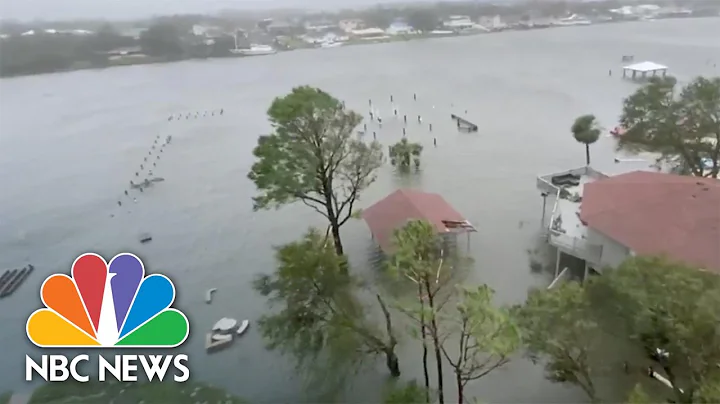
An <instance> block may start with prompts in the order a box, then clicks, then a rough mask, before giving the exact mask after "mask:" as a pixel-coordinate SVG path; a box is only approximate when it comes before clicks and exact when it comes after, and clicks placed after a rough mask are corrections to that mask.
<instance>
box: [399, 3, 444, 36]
mask: <svg viewBox="0 0 720 404" xmlns="http://www.w3.org/2000/svg"><path fill="white" fill-rule="evenodd" d="M439 22H440V19H439V18H438V16H437V14H436V13H435V10H434V9H416V10H413V11H411V12H410V14H408V16H407V23H408V25H410V26H411V27H413V28H415V29H416V30H418V31H421V32H430V31H432V30H434V29H435V28H437V27H438V24H439Z"/></svg>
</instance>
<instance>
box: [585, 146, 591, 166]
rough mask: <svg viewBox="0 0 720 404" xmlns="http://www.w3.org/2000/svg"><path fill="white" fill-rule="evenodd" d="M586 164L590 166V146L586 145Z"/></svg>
mask: <svg viewBox="0 0 720 404" xmlns="http://www.w3.org/2000/svg"><path fill="white" fill-rule="evenodd" d="M585 164H586V165H588V166H589V165H590V144H589V143H585Z"/></svg>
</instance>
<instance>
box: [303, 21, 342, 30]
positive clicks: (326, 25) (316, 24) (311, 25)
mask: <svg viewBox="0 0 720 404" xmlns="http://www.w3.org/2000/svg"><path fill="white" fill-rule="evenodd" d="M337 27H338V25H337V24H335V23H334V22H332V21H330V20H317V21H307V22H305V29H306V30H307V31H316V32H317V31H327V30H332V29H337Z"/></svg>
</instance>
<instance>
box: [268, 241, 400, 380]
mask: <svg viewBox="0 0 720 404" xmlns="http://www.w3.org/2000/svg"><path fill="white" fill-rule="evenodd" d="M276 259H277V262H278V267H277V269H276V270H275V272H274V273H273V274H272V275H261V276H259V277H258V278H257V279H256V280H255V282H254V288H255V290H257V291H258V292H260V293H261V294H262V295H263V296H266V297H268V300H269V303H270V305H271V307H273V308H275V309H278V310H276V311H274V312H273V314H268V315H264V316H262V317H261V318H260V320H259V321H258V324H259V329H260V332H261V334H262V335H263V337H264V339H265V341H266V343H267V347H268V349H270V350H278V351H279V352H281V353H287V354H290V355H292V356H293V357H294V359H295V360H296V364H297V366H298V367H299V368H301V367H302V368H305V370H310V371H311V372H308V374H307V375H306V376H308V378H309V379H312V378H315V379H317V380H319V379H328V380H327V383H325V384H326V386H324V387H328V385H329V386H330V387H334V386H333V385H332V384H333V383H335V384H337V383H341V382H342V381H343V380H344V378H345V377H346V376H348V375H349V374H350V373H352V372H354V371H355V370H357V368H358V366H359V365H360V364H361V363H362V359H363V358H364V357H365V356H366V355H367V354H371V355H376V354H387V352H388V350H389V349H390V348H391V345H392V347H394V343H395V342H394V341H390V342H388V340H387V339H386V337H384V336H383V335H382V333H381V332H380V331H378V330H377V329H376V328H375V327H374V326H373V325H372V324H370V323H369V322H368V321H367V319H366V316H365V309H364V307H363V306H362V305H361V304H360V303H359V301H358V300H357V298H356V297H355V295H354V293H353V292H354V290H355V288H356V287H357V286H358V283H357V281H356V280H354V279H353V278H352V277H350V276H349V275H348V274H347V273H346V268H345V267H346V265H347V262H346V259H345V257H344V256H340V255H338V254H337V253H336V252H335V251H334V249H333V247H332V243H331V242H329V241H328V239H327V238H326V237H325V236H324V235H322V234H321V233H319V232H318V231H317V230H312V229H311V230H310V231H308V233H307V234H306V235H305V236H304V237H303V238H302V239H301V240H299V241H296V242H293V243H289V244H287V245H284V246H282V247H280V248H278V249H277V252H276ZM390 339H391V340H392V338H390ZM318 364H320V365H321V366H317V365H318ZM318 370H320V371H321V372H318ZM330 377H332V378H334V380H329V379H330ZM317 380H310V381H311V382H312V381H317Z"/></svg>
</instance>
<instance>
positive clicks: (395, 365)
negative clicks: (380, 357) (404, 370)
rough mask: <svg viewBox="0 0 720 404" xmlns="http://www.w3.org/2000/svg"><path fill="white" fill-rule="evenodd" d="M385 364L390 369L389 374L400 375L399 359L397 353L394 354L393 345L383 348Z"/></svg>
mask: <svg viewBox="0 0 720 404" xmlns="http://www.w3.org/2000/svg"><path fill="white" fill-rule="evenodd" d="M385 364H386V365H387V368H388V370H389V371H390V376H392V377H400V361H399V360H398V357H397V355H395V349H394V347H388V348H387V349H385Z"/></svg>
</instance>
